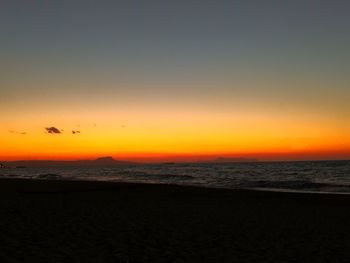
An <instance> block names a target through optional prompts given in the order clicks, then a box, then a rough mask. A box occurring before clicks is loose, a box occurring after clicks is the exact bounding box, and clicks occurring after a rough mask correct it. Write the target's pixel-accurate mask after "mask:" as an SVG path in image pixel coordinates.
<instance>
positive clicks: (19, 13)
mask: <svg viewBox="0 0 350 263" xmlns="http://www.w3.org/2000/svg"><path fill="white" fill-rule="evenodd" d="M349 11H350V3H349V1H337V0H328V1H324V0H318V1H312V0H304V1H298V0H293V1H288V0H285V1H277V0H275V1H269V0H266V1H258V0H256V1H250V0H244V1H243V0H242V1H234V0H232V1H224V0H223V1H220V0H215V1H214V0H212V1H207V0H202V1H195V0H186V1H182V0H178V1H166V0H163V1H160V0H159V1H152V0H149V1H141V0H139V1H136V0H135V1H132V0H128V1H127V0H124V1H105V0H99V1H88V0H80V1H78V0H69V1H68V0H59V1H58V0H57V1H53V0H45V1H44V0H42V1H34V0H32V1H19V0H11V1H9V0H5V1H1V3H0V32H1V41H0V57H1V60H0V72H1V73H0V145H1V151H0V160H17V159H64V160H71V159H86V158H87V159H89V158H96V157H99V156H113V157H114V158H116V159H130V160H131V159H132V160H146V161H152V160H194V159H196V158H197V159H201V158H202V159H203V158H204V159H205V158H209V159H210V158H214V157H217V156H227V157H249V158H251V157H253V158H259V159H261V160H305V159H350V118H349V117H350V103H349V101H350V34H349V25H350V16H349V15H348V14H349Z"/></svg>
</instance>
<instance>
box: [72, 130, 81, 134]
mask: <svg viewBox="0 0 350 263" xmlns="http://www.w3.org/2000/svg"><path fill="white" fill-rule="evenodd" d="M72 133H73V134H78V133H80V131H74V130H73V131H72Z"/></svg>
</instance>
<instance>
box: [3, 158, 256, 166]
mask: <svg viewBox="0 0 350 263" xmlns="http://www.w3.org/2000/svg"><path fill="white" fill-rule="evenodd" d="M258 161H259V160H258V159H253V158H226V157H218V158H215V159H209V160H203V161H191V162H190V163H212V164H215V163H240V162H258ZM149 163H160V164H176V163H178V162H149ZM181 163H184V162H181ZM137 164H145V162H133V161H125V160H115V159H114V158H113V157H110V156H107V157H100V158H97V159H95V160H75V161H60V160H18V161H4V162H0V168H3V167H8V168H26V167H57V166H58V167H63V166H82V167H85V166H87V167H91V166H92V167H95V166H96V167H99V166H120V165H137Z"/></svg>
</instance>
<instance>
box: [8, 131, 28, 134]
mask: <svg viewBox="0 0 350 263" xmlns="http://www.w3.org/2000/svg"><path fill="white" fill-rule="evenodd" d="M9 132H10V133H12V134H19V135H26V134H27V133H26V132H19V131H9Z"/></svg>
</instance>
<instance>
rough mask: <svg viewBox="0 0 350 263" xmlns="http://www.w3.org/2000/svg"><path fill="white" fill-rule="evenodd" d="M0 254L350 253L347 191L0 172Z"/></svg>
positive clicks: (104, 258)
mask: <svg viewBox="0 0 350 263" xmlns="http://www.w3.org/2000/svg"><path fill="white" fill-rule="evenodd" d="M0 197H1V198H0V211H1V212H0V262H279V263H281V262H350V209H349V205H350V196H340V195H318V194H290V193H289V194H288V193H268V192H256V191H244V190H242V191H237V190H218V189H201V188H194V187H178V186H166V185H163V186H162V185H140V184H112V183H97V182H68V181H66V182H62V181H31V180H15V179H14V180H6V179H2V180H0Z"/></svg>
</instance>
